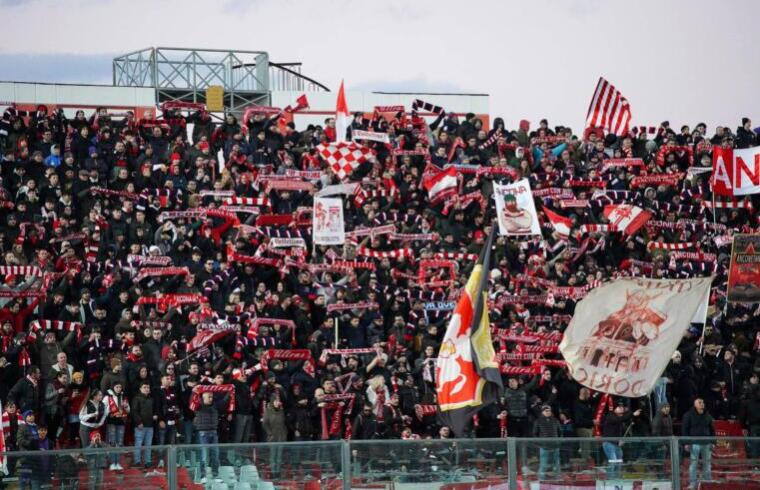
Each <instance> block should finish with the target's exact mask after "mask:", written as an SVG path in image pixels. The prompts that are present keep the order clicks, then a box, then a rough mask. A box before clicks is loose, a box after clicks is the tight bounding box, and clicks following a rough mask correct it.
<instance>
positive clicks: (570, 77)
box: [0, 0, 760, 132]
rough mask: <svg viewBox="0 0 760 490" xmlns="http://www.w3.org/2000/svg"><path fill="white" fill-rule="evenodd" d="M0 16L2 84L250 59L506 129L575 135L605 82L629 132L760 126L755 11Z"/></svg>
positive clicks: (260, 8)
mask: <svg viewBox="0 0 760 490" xmlns="http://www.w3.org/2000/svg"><path fill="white" fill-rule="evenodd" d="M0 19H2V25H3V35H2V39H3V42H2V43H0V80H23V81H31V80H33V81H48V82H50V81H61V82H87V83H110V82H111V58H112V57H113V55H114V54H119V53H126V52H129V51H134V50H137V49H141V48H145V47H148V46H176V47H195V48H231V49H249V50H262V51H268V52H269V54H270V59H271V60H273V61H278V62H286V61H301V62H303V64H304V65H303V73H304V74H306V75H308V76H310V77H312V78H314V79H316V80H318V81H320V82H322V83H324V84H325V85H327V86H329V87H330V88H332V89H335V88H337V86H338V84H339V83H340V79H341V78H345V80H346V87H347V88H348V89H350V90H367V91H370V90H390V91H420V92H436V91H437V92H452V91H458V92H465V93H487V94H490V96H491V115H492V116H494V117H495V116H503V117H504V118H505V119H506V121H507V124H508V125H509V126H511V127H514V126H515V125H516V123H517V121H518V120H519V119H521V118H527V119H529V120H531V121H532V122H534V123H537V122H538V120H539V119H541V118H542V117H547V118H548V119H549V122H550V124H552V125H555V124H564V125H571V126H572V127H573V128H574V129H575V130H576V132H578V131H579V130H580V127H581V126H582V124H583V121H584V118H585V114H586V110H587V108H588V103H589V100H590V98H591V96H592V93H593V89H594V86H595V84H596V81H597V79H598V77H599V76H600V75H602V76H605V77H606V78H607V79H608V80H609V81H611V82H612V83H613V84H614V85H615V86H616V87H617V88H618V89H619V90H620V91H621V92H622V93H623V94H624V95H625V96H626V97H627V98H628V100H629V102H630V104H631V108H632V113H633V123H634V124H637V125H638V124H646V125H655V124H657V123H659V122H660V121H662V120H664V119H668V120H670V122H671V125H680V124H682V123H686V124H690V125H694V124H696V123H697V122H700V121H704V122H706V123H708V125H710V129H711V130H712V128H713V127H714V125H716V124H728V125H730V126H731V127H734V128H735V127H736V126H737V124H738V120H739V119H740V118H741V117H742V116H745V115H746V116H749V117H753V116H755V118H754V119H755V121H753V122H755V123H756V125H757V123H760V114H759V113H758V112H759V111H758V108H759V105H760V104H758V99H757V97H756V93H757V88H756V87H757V86H758V83H760V77H758V72H760V63H758V51H759V48H760V42H759V41H760V29H757V27H756V24H757V21H758V19H760V1H753V0H736V1H728V0H722V1H707V0H691V1H686V0H679V1H666V0H635V1H625V2H623V1H616V0H609V1H605V0H565V1H559V0H557V1H545V0H544V1H528V0H522V1H511V0H510V1H493V2H480V1H473V0H470V1H466V0H460V1H451V0H374V1H371V2H370V1H359V0H336V1H331V0H321V1H308V0H220V1H209V0H181V1H169V0H165V1H156V0H130V1H119V0H67V1H65V2H64V1H57V0H0Z"/></svg>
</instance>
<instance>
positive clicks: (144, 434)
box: [132, 427, 153, 465]
mask: <svg viewBox="0 0 760 490" xmlns="http://www.w3.org/2000/svg"><path fill="white" fill-rule="evenodd" d="M152 445H153V427H143V428H142V429H141V428H140V427H135V452H134V454H133V457H132V463H133V464H140V447H145V448H146V449H144V450H143V454H144V455H145V458H144V459H145V464H146V465H149V464H150V446H152Z"/></svg>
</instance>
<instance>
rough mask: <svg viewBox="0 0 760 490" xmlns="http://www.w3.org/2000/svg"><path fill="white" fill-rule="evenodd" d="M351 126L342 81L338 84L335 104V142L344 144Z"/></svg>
mask: <svg viewBox="0 0 760 490" xmlns="http://www.w3.org/2000/svg"><path fill="white" fill-rule="evenodd" d="M350 125H351V114H349V112H348V104H346V93H345V92H344V91H343V80H341V82H340V90H338V99H337V100H336V102H335V142H336V143H345V142H346V133H347V132H348V127H349V126H350Z"/></svg>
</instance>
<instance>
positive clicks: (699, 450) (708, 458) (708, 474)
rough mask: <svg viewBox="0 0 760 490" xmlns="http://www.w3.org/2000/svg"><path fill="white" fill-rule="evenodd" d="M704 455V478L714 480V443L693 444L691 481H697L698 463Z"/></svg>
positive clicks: (690, 466)
mask: <svg viewBox="0 0 760 490" xmlns="http://www.w3.org/2000/svg"><path fill="white" fill-rule="evenodd" d="M700 455H701V456H702V480H712V444H692V445H691V452H690V454H689V483H691V484H696V483H697V465H698V464H699V456H700Z"/></svg>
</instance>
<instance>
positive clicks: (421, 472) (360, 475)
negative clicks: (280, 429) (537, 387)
mask: <svg viewBox="0 0 760 490" xmlns="http://www.w3.org/2000/svg"><path fill="white" fill-rule="evenodd" d="M689 451H690V452H689ZM695 455H699V456H701V458H700V459H699V461H696V459H697V458H695ZM5 456H6V457H7V459H8V461H7V463H8V467H9V470H10V471H11V475H10V477H13V478H18V479H19V480H20V482H19V483H20V485H27V484H28V485H31V486H32V487H33V488H36V487H35V485H34V484H36V485H37V486H44V485H52V488H60V489H67V488H80V487H81V488H84V486H87V487H88V488H90V489H101V488H103V489H106V488H119V487H120V488H164V489H172V490H173V489H186V490H191V489H192V490H200V489H201V488H222V486H224V485H226V487H225V488H228V489H234V490H246V489H249V490H254V489H274V488H294V487H295V488H315V489H316V488H336V489H337V488H343V489H349V488H356V487H360V488H366V487H372V488H403V487H404V486H405V485H407V486H408V488H411V487H414V486H416V487H417V488H422V487H424V488H463V487H462V486H461V485H462V484H467V483H475V482H481V483H482V482H489V483H492V484H493V486H494V487H495V488H505V489H506V488H509V489H517V488H533V486H532V485H534V484H536V485H537V484H538V483H554V484H562V485H573V484H575V485H578V486H582V485H583V484H584V483H591V482H598V481H606V482H608V483H609V485H615V484H617V483H619V484H620V485H621V487H623V488H628V487H640V488H657V487H658V486H659V487H661V488H672V489H679V488H686V487H687V486H688V485H690V484H696V483H698V482H704V481H708V480H711V481H716V480H717V481H722V482H724V483H725V484H727V485H729V486H728V487H725V488H740V487H741V486H742V485H743V483H744V482H748V481H753V480H755V479H757V478H760V471H757V470H755V469H754V468H755V467H757V466H758V457H760V438H725V437H720V438H717V439H716V438H689V439H688V440H687V439H683V438H675V437H671V438H656V437H646V438H625V439H599V438H563V439H527V438H526V439H522V438H507V439H447V440H440V439H423V440H406V441H402V440H371V441H321V442H287V443H269V444H203V445H173V446H154V447H151V448H150V449H149V450H146V449H145V448H140V450H139V451H138V450H137V449H135V448H123V447H122V448H111V447H106V448H100V449H89V448H88V449H80V450H55V451H27V452H9V453H6V454H5ZM710 456H711V457H712V458H711V459H710ZM146 462H150V463H151V469H145V468H143V466H142V465H144V463H146ZM114 464H118V465H120V467H121V469H112V468H114V467H113V466H112V465H114ZM7 478H8V477H6V480H7ZM455 484H457V485H459V486H456V485H455ZM536 488H537V486H536ZM597 488H598V487H597ZM610 488H613V487H612V486H611V487H610Z"/></svg>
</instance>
